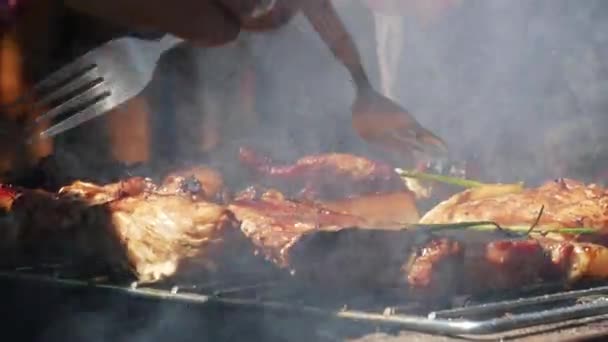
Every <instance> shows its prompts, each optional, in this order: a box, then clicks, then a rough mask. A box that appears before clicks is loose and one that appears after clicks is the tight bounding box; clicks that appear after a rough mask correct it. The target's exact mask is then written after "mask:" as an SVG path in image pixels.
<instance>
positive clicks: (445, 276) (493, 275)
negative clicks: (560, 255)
mask: <svg viewBox="0 0 608 342" xmlns="http://www.w3.org/2000/svg"><path fill="white" fill-rule="evenodd" d="M228 208H229V210H230V211H232V212H233V213H234V215H235V217H236V218H237V219H238V220H239V221H241V228H242V230H243V232H244V233H245V234H246V235H247V236H248V237H250V238H251V239H252V241H253V242H254V244H255V245H256V248H257V250H258V253H260V254H262V255H263V256H265V257H266V258H267V259H268V260H270V261H272V262H273V263H275V264H276V265H278V266H279V267H280V268H283V269H287V270H289V271H290V272H291V273H293V274H294V275H295V276H296V277H297V278H298V279H301V280H304V281H307V282H308V281H310V282H313V283H316V284H323V286H324V287H336V288H375V289H378V288H387V287H403V288H409V289H410V291H413V293H415V294H417V295H423V296H424V297H433V296H441V295H444V294H453V293H454V292H456V293H470V292H484V291H491V290H500V289H511V288H517V287H522V286H527V285H530V284H533V283H538V282H539V281H541V280H542V275H543V272H545V271H546V269H545V268H546V266H547V265H549V266H551V265H552V263H551V260H550V258H549V257H548V255H546V254H545V253H544V250H543V248H542V246H541V245H540V244H539V243H538V242H537V241H536V240H534V239H529V238H513V237H508V236H505V235H504V234H498V233H488V232H483V233H479V232H471V231H464V232H458V233H451V234H442V235H441V236H436V235H433V234H431V233H430V232H429V231H427V230H423V229H409V230H393V229H382V228H381V226H377V225H376V226H374V225H369V222H366V221H365V220H364V219H360V218H357V217H353V216H348V215H344V214H339V213H336V212H332V211H328V210H325V209H322V208H319V207H315V206H314V205H311V204H305V203H298V202H292V201H288V200H286V199H284V198H282V197H281V196H280V195H278V194H276V193H267V194H266V195H265V196H262V198H258V199H252V198H247V199H237V200H236V201H234V202H233V203H231V204H230V205H229V207H228ZM353 227H376V229H370V228H367V229H358V228H353ZM557 271H559V270H557ZM557 271H556V272H557Z"/></svg>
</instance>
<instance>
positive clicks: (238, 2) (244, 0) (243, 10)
mask: <svg viewBox="0 0 608 342" xmlns="http://www.w3.org/2000/svg"><path fill="white" fill-rule="evenodd" d="M269 1H272V0H217V2H218V4H220V5H221V6H224V7H225V8H226V9H228V10H229V11H230V12H231V13H233V14H234V15H236V16H238V17H239V18H241V17H249V16H252V14H253V13H254V12H255V11H256V9H259V8H260V7H262V6H264V5H265V4H266V2H269Z"/></svg>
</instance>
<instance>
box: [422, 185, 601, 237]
mask: <svg viewBox="0 0 608 342" xmlns="http://www.w3.org/2000/svg"><path fill="white" fill-rule="evenodd" d="M475 191H476V190H466V191H463V192H461V193H459V194H456V195H454V196H452V197H451V198H450V199H448V200H446V201H444V202H442V203H440V204H439V205H437V206H436V207H435V208H433V209H432V210H430V211H429V212H428V213H426V214H425V215H424V216H423V217H422V219H421V220H420V222H421V223H453V222H467V221H488V220H489V221H494V222H496V223H498V224H500V225H504V226H509V225H531V224H532V223H533V222H534V221H535V220H536V217H537V216H538V214H539V211H540V209H541V207H542V206H544V211H543V215H542V217H541V219H540V222H539V224H540V225H541V226H559V227H589V228H598V229H603V228H608V192H607V191H606V189H603V188H601V187H599V186H597V185H594V184H591V185H585V184H584V183H582V182H579V181H575V180H571V179H558V180H555V181H551V182H547V183H545V184H544V185H542V186H540V187H538V188H531V189H523V190H521V191H516V192H511V193H499V194H496V195H491V194H490V195H486V196H482V197H481V198H474V197H475V196H474V193H475Z"/></svg>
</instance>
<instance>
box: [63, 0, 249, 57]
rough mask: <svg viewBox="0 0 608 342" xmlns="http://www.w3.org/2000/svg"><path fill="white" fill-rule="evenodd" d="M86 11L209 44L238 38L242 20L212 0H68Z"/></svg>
mask: <svg viewBox="0 0 608 342" xmlns="http://www.w3.org/2000/svg"><path fill="white" fill-rule="evenodd" d="M65 3H66V4H67V5H68V6H70V7H72V8H74V9H77V10H80V11H83V12H85V13H88V14H91V15H94V16H98V17H103V18H105V19H107V20H111V21H115V22H117V23H120V24H122V25H125V26H128V27H133V28H152V29H156V30H160V31H163V32H169V33H173V34H175V35H177V36H180V37H182V38H185V39H189V40H192V41H194V42H196V43H199V44H202V45H205V46H215V45H221V44H224V43H227V42H229V41H232V40H234V39H235V38H236V37H237V36H238V34H239V24H238V20H237V19H235V18H234V17H233V16H232V15H230V14H229V13H228V12H227V11H226V9H224V8H222V7H221V6H220V5H218V4H216V3H215V2H213V1H211V0H173V1H166V0H104V1H90V0H65Z"/></svg>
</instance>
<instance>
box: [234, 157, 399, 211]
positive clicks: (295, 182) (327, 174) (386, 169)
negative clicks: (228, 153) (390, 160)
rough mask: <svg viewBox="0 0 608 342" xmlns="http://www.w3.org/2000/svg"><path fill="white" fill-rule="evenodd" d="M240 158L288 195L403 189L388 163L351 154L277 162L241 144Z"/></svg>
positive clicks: (337, 195) (317, 196)
mask: <svg viewBox="0 0 608 342" xmlns="http://www.w3.org/2000/svg"><path fill="white" fill-rule="evenodd" d="M240 161H241V163H242V164H243V165H244V166H246V167H247V168H249V170H250V171H251V172H252V174H253V175H254V178H255V180H256V181H257V182H259V183H260V184H261V185H263V186H266V187H271V188H277V189H279V190H280V191H281V192H283V193H285V194H286V195H287V196H288V197H290V198H294V197H299V198H306V199H311V200H332V199H339V198H344V197H351V196H358V195H365V194H377V193H392V192H400V191H406V190H407V189H406V188H405V185H404V183H403V181H402V180H401V179H400V178H399V176H398V175H397V174H396V173H395V172H394V171H393V169H392V168H391V167H390V166H389V165H387V164H383V163H380V162H376V161H371V160H369V159H366V158H363V157H358V156H354V155H351V154H340V153H331V154H321V155H314V156H308V157H304V158H301V159H298V160H297V161H296V162H295V163H293V164H290V165H278V164H275V163H274V161H273V160H272V159H271V158H270V157H268V156H264V155H261V154H259V153H257V152H256V151H254V150H252V149H249V148H245V147H242V148H241V149H240Z"/></svg>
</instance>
